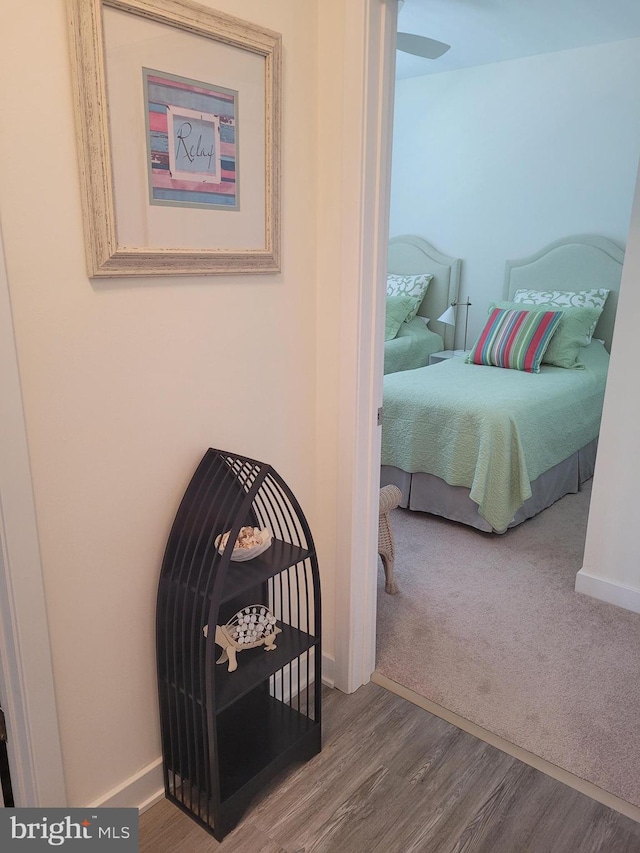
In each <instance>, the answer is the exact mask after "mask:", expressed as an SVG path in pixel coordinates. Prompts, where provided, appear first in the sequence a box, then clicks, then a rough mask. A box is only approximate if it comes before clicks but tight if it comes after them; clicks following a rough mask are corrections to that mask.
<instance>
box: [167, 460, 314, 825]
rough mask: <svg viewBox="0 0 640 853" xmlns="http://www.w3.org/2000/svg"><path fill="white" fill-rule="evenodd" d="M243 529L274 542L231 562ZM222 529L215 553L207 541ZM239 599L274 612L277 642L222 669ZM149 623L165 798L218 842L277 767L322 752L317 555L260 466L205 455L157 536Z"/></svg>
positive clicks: (288, 499)
mask: <svg viewBox="0 0 640 853" xmlns="http://www.w3.org/2000/svg"><path fill="white" fill-rule="evenodd" d="M244 526H251V527H259V528H261V529H262V528H265V527H266V528H268V529H269V530H270V531H271V533H272V534H273V541H272V544H271V546H270V547H269V548H268V549H267V550H266V551H264V553H262V554H261V555H259V556H257V557H255V558H254V559H252V560H248V561H246V562H235V561H232V560H231V559H230V557H231V553H232V546H233V544H234V543H235V541H236V538H237V536H238V533H239V532H240V529H241V528H242V527H244ZM227 531H230V533H229V539H228V543H227V545H226V547H225V548H224V550H223V552H222V553H220V552H219V550H218V548H217V547H216V545H215V539H216V537H217V536H218V535H220V534H224V533H226V532H227ZM250 605H264V606H266V607H268V608H269V610H270V611H271V613H272V614H273V615H274V616H275V617H276V619H277V623H276V624H277V627H278V628H280V629H281V632H280V633H278V635H277V638H276V649H275V650H273V651H270V652H266V651H265V648H264V647H262V646H261V647H257V648H249V649H246V650H242V651H240V652H239V653H238V654H237V663H238V666H237V669H236V670H235V671H233V672H229V669H228V663H218V664H216V660H217V659H218V658H219V657H220V656H221V652H222V649H221V648H220V646H217V645H216V643H215V626H216V625H219V626H222V625H225V624H226V623H227V622H228V621H229V620H230V619H231V618H232V617H233V616H234V614H236V613H237V612H238V611H240V610H241V609H244V608H246V607H248V606H250ZM205 626H208V627H209V630H208V632H207V636H206V637H205V635H204V633H203V629H204V627H205ZM156 628H157V630H156V640H157V661H158V689H159V699H160V723H161V732H162V749H163V761H164V782H165V792H166V796H167V798H168V799H169V800H171V801H172V802H174V803H175V804H176V805H177V806H179V807H180V808H181V809H182V810H183V811H185V812H186V813H187V814H188V815H190V816H191V817H192V818H193V819H194V820H195V821H197V822H198V823H199V824H201V825H202V826H203V827H204V828H205V829H207V830H208V831H209V832H210V833H211V834H212V835H213V836H214V837H215V838H217V839H218V840H221V839H222V838H223V837H224V836H225V835H226V834H227V833H228V832H229V831H230V830H231V829H232V828H233V827H234V826H235V824H236V823H237V821H238V820H239V818H240V816H241V815H242V813H243V811H244V810H245V809H246V807H247V805H248V803H249V801H250V800H251V798H252V797H254V796H255V795H256V794H257V793H258V792H259V791H261V790H263V789H264V788H265V786H266V785H267V784H268V782H269V781H270V780H271V779H272V778H273V776H274V775H275V774H276V773H278V772H279V771H280V770H282V769H283V768H284V767H285V766H287V765H288V764H289V763H290V762H292V761H298V760H304V759H308V758H310V757H312V756H313V755H315V754H316V753H317V752H319V751H320V747H321V719H320V717H321V707H320V678H321V646H320V643H321V637H320V582H319V576H318V562H317V557H316V552H315V548H314V544H313V539H312V536H311V531H310V529H309V526H308V524H307V521H306V519H305V517H304V515H303V513H302V510H301V509H300V506H299V504H298V502H297V500H296V498H295V497H294V495H293V494H292V492H291V490H290V489H289V488H288V486H287V485H286V483H285V482H284V481H283V479H282V478H281V477H280V476H279V475H278V474H277V473H276V472H275V471H274V469H273V468H272V467H271V466H270V465H266V464H264V463H262V462H258V461H256V460H254V459H247V458H245V457H243V456H237V455H235V454H233V453H228V452H226V451H222V450H213V449H209V450H208V451H207V452H206V454H205V455H204V457H203V459H202V461H201V462H200V464H199V465H198V468H197V470H196V472H195V474H194V475H193V478H192V480H191V482H190V483H189V486H188V488H187V490H186V492H185V495H184V498H183V499H182V502H181V504H180V507H179V509H178V512H177V514H176V518H175V521H174V523H173V526H172V529H171V532H170V535H169V539H168V542H167V547H166V551H165V556H164V560H163V564H162V571H161V575H160V582H159V588H158V604H157V625H156Z"/></svg>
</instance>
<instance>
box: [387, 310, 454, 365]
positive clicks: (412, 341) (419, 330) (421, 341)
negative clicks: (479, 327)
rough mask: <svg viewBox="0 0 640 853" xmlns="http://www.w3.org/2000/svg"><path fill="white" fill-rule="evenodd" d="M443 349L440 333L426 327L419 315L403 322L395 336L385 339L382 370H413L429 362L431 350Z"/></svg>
mask: <svg viewBox="0 0 640 853" xmlns="http://www.w3.org/2000/svg"><path fill="white" fill-rule="evenodd" d="M442 349H444V343H443V340H442V338H441V337H440V335H438V334H437V333H436V332H432V331H431V329H428V328H427V327H426V326H425V324H424V323H423V321H422V320H421V319H420V318H419V317H414V318H413V320H411V321H410V322H409V323H403V324H402V325H401V326H400V330H399V332H398V334H397V335H396V337H395V338H393V340H391V341H385V345H384V372H385V374H386V373H396V372H397V371H399V370H414V369H415V368H416V367H424V366H425V365H427V364H429V356H430V355H431V353H432V352H439V351H440V350H442Z"/></svg>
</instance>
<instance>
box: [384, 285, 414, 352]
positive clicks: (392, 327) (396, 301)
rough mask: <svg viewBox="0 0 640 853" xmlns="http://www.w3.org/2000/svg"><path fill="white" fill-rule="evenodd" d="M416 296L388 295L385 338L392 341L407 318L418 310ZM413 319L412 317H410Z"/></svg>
mask: <svg viewBox="0 0 640 853" xmlns="http://www.w3.org/2000/svg"><path fill="white" fill-rule="evenodd" d="M416 310H417V308H416V298H415V296H387V313H386V316H385V324H384V339H385V341H392V340H393V339H394V338H395V336H396V335H397V334H398V332H399V330H400V326H401V325H402V324H403V323H404V321H405V320H407V319H408V318H409V314H411V317H413V316H414V314H415V312H416ZM409 319H411V318H409Z"/></svg>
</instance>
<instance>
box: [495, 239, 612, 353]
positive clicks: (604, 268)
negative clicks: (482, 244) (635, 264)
mask: <svg viewBox="0 0 640 853" xmlns="http://www.w3.org/2000/svg"><path fill="white" fill-rule="evenodd" d="M623 262H624V249H622V248H621V247H620V246H618V245H617V244H616V243H613V242H612V241H611V240H609V239H607V238H606V237H599V236H597V235H593V234H578V235H577V236H575V237H565V238H563V239H562V240H556V241H555V242H554V243H550V244H549V245H548V246H545V248H544V249H541V250H540V251H539V252H536V253H535V254H534V255H530V256H529V257H528V258H522V259H520V260H517V261H506V263H505V277H504V291H503V298H504V299H505V300H512V299H513V295H514V293H515V292H516V290H520V289H521V288H522V289H530V290H592V289H594V288H599V287H606V288H607V289H608V290H610V291H611V293H609V296H608V297H607V301H606V303H605V307H604V311H603V312H602V314H601V315H600V319H599V320H598V325H597V326H596V331H595V335H594V337H596V338H601V339H602V340H604V342H605V347H606V348H607V350H611V340H612V338H613V326H614V323H615V318H616V308H617V305H618V291H619V290H620V277H621V275H622V264H623Z"/></svg>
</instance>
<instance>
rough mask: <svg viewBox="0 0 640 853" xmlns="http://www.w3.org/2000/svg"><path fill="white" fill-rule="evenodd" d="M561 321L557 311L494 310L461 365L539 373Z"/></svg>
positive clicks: (559, 313) (560, 314)
mask: <svg viewBox="0 0 640 853" xmlns="http://www.w3.org/2000/svg"><path fill="white" fill-rule="evenodd" d="M561 319H562V312H561V311H517V310H509V309H506V308H494V309H493V311H491V313H490V314H489V319H488V320H487V323H486V325H485V327H484V329H483V330H482V332H481V333H480V337H479V338H478V340H477V341H476V343H475V344H474V346H473V349H472V350H471V352H470V353H469V355H467V357H466V359H465V361H466V362H468V363H469V364H485V365H488V366H491V367H507V368H510V369H511V370H524V371H526V372H527V373H540V363H541V361H542V356H543V355H544V352H545V350H546V348H547V347H548V345H549V341H550V340H551V337H552V335H553V333H554V332H555V330H556V329H557V328H558V325H559V324H560V320H561Z"/></svg>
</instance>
